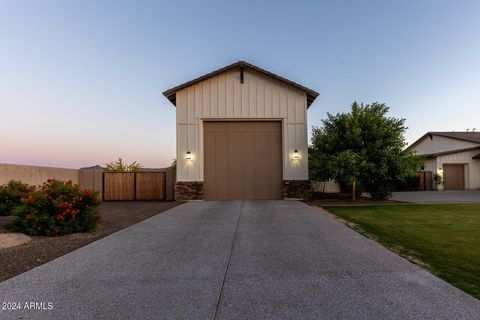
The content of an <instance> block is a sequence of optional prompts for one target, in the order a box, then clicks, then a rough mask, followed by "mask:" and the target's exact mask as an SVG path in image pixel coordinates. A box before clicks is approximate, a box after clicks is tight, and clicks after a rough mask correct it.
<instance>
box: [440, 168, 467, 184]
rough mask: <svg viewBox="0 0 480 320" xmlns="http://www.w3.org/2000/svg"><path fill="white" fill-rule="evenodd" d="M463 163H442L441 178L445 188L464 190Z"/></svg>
mask: <svg viewBox="0 0 480 320" xmlns="http://www.w3.org/2000/svg"><path fill="white" fill-rule="evenodd" d="M464 169H465V168H464V165H463V164H444V165H443V180H444V187H445V190H465V171H464Z"/></svg>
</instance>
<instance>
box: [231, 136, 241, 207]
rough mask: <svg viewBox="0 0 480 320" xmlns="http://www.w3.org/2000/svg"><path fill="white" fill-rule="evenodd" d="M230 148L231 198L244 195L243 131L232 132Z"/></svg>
mask: <svg viewBox="0 0 480 320" xmlns="http://www.w3.org/2000/svg"><path fill="white" fill-rule="evenodd" d="M229 142H230V144H229V147H228V148H229V150H228V178H229V179H228V180H229V185H228V187H229V188H230V190H229V191H230V194H229V198H232V199H235V198H238V197H242V193H243V183H242V180H243V179H242V178H243V168H242V167H243V165H242V164H243V159H242V132H230V136H229Z"/></svg>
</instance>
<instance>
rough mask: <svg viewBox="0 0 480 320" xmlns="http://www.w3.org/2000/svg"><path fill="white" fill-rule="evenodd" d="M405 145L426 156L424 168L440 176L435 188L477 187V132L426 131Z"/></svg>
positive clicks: (479, 149)
mask: <svg viewBox="0 0 480 320" xmlns="http://www.w3.org/2000/svg"><path fill="white" fill-rule="evenodd" d="M408 149H411V150H414V151H416V153H417V154H419V155H423V156H425V158H426V162H425V167H424V170H425V171H431V172H432V173H433V174H435V173H437V174H439V175H440V176H442V177H443V185H440V186H438V189H445V190H480V132H475V131H467V132H465V131H464V132H458V131H456V132H455V131H452V132H427V133H426V134H425V135H423V136H422V137H421V138H420V139H418V140H417V141H415V142H414V143H413V144H412V145H410V146H409V147H408ZM432 176H433V175H432Z"/></svg>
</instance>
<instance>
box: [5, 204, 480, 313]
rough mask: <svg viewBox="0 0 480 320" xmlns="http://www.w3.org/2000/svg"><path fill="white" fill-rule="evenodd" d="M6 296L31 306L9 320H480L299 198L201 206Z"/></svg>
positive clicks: (166, 216) (46, 272) (97, 246)
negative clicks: (32, 306)
mask: <svg viewBox="0 0 480 320" xmlns="http://www.w3.org/2000/svg"><path fill="white" fill-rule="evenodd" d="M132 214H135V212H132ZM0 298H1V299H0V300H1V301H4V302H9V301H10V302H20V304H21V307H22V310H13V311H7V310H0V319H19V318H22V319H355V320H359V319H437V320H438V319H449V320H450V319H469V320H471V319H480V301H478V300H476V299H474V298H472V297H470V296H469V295H467V294H465V293H463V292H462V291H460V290H458V289H456V288H454V287H452V286H451V285H449V284H447V283H445V282H444V281H442V280H440V279H438V278H436V277H434V276H432V275H431V274H430V273H428V272H425V271H423V270H421V269H420V268H418V267H416V266H414V265H413V264H411V263H409V262H407V261H406V260H404V259H402V258H400V257H398V256H397V255H395V254H393V253H391V252H390V251H388V250H386V249H384V248H383V247H382V246H380V245H379V244H377V243H376V242H374V241H371V240H368V239H366V238H364V237H363V236H361V235H359V234H358V233H356V232H354V231H352V230H350V229H349V228H347V227H345V226H343V225H342V224H340V223H338V222H336V221H334V220H333V219H332V218H330V217H329V216H327V215H326V214H324V213H322V212H320V211H319V210H317V209H314V208H311V207H309V206H307V205H305V204H303V203H300V202H295V201H232V202H190V203H187V204H184V205H181V206H178V207H175V208H173V209H171V210H169V211H166V212H165V213H162V214H160V215H157V216H154V217H152V218H150V219H148V220H145V221H143V222H141V223H139V224H136V225H134V226H132V227H129V228H127V229H124V230H122V231H120V232H118V233H115V234H112V235H110V236H108V237H106V238H103V239H101V240H99V241H97V242H94V243H92V244H90V245H88V246H86V247H83V248H81V249H79V250H77V251H74V252H72V253H70V254H68V255H65V256H63V257H61V258H59V259H57V260H54V261H52V262H50V263H47V264H45V265H43V266H40V267H38V268H36V269H33V270H31V271H29V272H26V273H24V274H22V275H19V276H17V277H15V278H12V279H10V280H7V281H5V282H3V283H1V284H0ZM25 302H27V303H29V302H39V303H40V302H44V303H45V306H46V307H47V308H48V302H51V303H52V304H53V309H52V310H25V309H24V304H25Z"/></svg>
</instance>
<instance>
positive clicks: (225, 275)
mask: <svg viewBox="0 0 480 320" xmlns="http://www.w3.org/2000/svg"><path fill="white" fill-rule="evenodd" d="M244 206H245V201H242V207H241V208H240V213H239V214H238V219H237V223H236V225H235V232H234V234H233V240H232V245H231V247H230V253H229V255H228V259H227V264H226V266H225V272H224V273H223V280H222V287H221V288H220V293H219V295H218V299H217V304H216V306H215V314H214V315H213V319H214V320H215V319H217V313H218V308H219V307H220V301H221V300H222V293H223V288H224V287H225V280H226V279H227V273H228V268H229V267H230V260H231V259H232V252H233V247H234V246H235V240H236V238H237V232H238V225H239V224H240V218H241V217H242V212H243V208H244Z"/></svg>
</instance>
